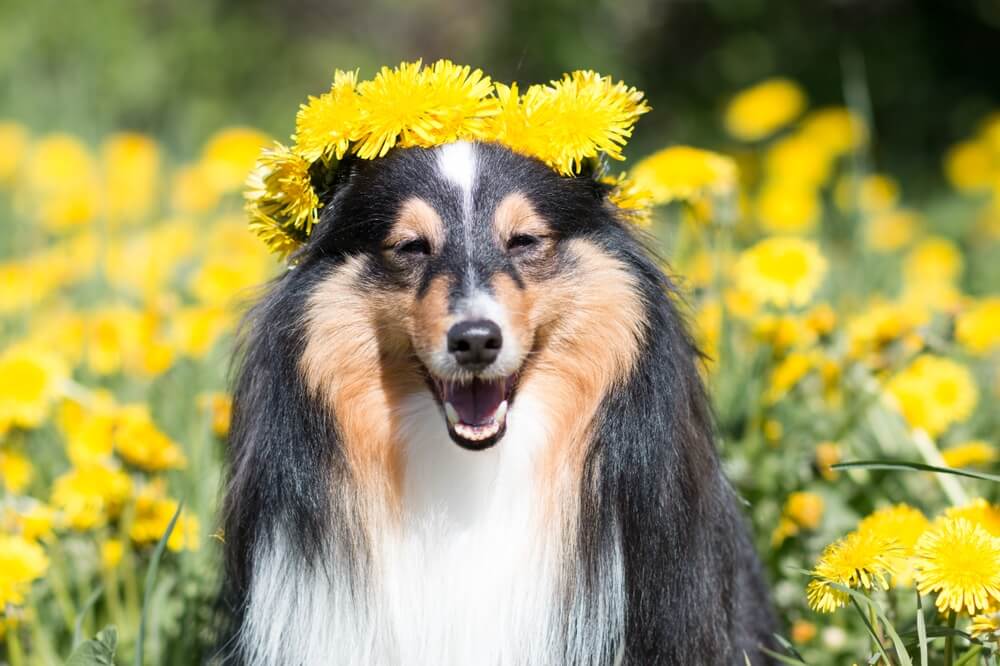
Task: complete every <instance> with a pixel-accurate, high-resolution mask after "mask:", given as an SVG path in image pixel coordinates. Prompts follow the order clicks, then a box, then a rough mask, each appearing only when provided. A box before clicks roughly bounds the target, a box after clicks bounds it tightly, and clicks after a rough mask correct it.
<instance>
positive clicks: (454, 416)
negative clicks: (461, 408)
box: [444, 402, 458, 425]
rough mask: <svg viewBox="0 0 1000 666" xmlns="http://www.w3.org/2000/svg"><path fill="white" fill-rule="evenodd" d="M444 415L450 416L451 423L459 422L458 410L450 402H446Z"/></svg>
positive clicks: (449, 421)
mask: <svg viewBox="0 0 1000 666" xmlns="http://www.w3.org/2000/svg"><path fill="white" fill-rule="evenodd" d="M444 415H445V416H447V417H448V423H450V424H451V425H455V424H456V423H458V412H457V411H455V408H454V407H452V406H451V403H450V402H446V403H444Z"/></svg>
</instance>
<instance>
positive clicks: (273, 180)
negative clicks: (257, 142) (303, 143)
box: [244, 143, 320, 256]
mask: <svg viewBox="0 0 1000 666" xmlns="http://www.w3.org/2000/svg"><path fill="white" fill-rule="evenodd" d="M246 186H247V189H246V192H245V193H244V197H245V198H246V200H247V205H246V210H247V213H248V214H249V215H250V230H251V231H252V232H254V233H255V234H257V235H258V236H259V237H260V238H261V240H263V241H264V243H265V244H266V245H267V246H268V248H270V249H271V250H272V251H273V252H276V253H277V254H279V255H280V256H285V255H287V254H289V253H291V252H292V251H293V250H295V249H296V248H297V247H299V246H300V245H301V244H303V243H305V241H306V240H307V239H308V238H309V234H310V233H312V227H313V225H314V224H316V222H317V221H318V220H319V205H320V204H319V197H318V196H316V192H315V191H314V190H313V187H312V181H311V179H310V177H309V163H308V162H307V161H306V160H305V159H304V158H302V157H300V156H299V155H296V154H295V153H293V152H292V151H291V150H289V149H288V148H286V147H285V146H283V145H281V144H280V143H279V144H275V146H274V147H273V148H271V149H268V150H265V151H263V152H262V153H261V155H260V158H259V159H258V160H257V163H256V165H255V166H254V168H253V171H251V172H250V175H249V177H248V178H247V181H246Z"/></svg>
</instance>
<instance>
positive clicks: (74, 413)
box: [59, 393, 117, 465]
mask: <svg viewBox="0 0 1000 666" xmlns="http://www.w3.org/2000/svg"><path fill="white" fill-rule="evenodd" d="M116 414H117V406H116V405H115V402H114V399H113V398H111V396H110V395H109V394H107V393H95V394H94V395H93V396H92V397H91V403H90V404H88V405H87V407H83V406H82V405H79V404H77V403H74V402H66V403H64V404H63V407H62V409H61V410H60V414H59V416H60V419H59V422H60V426H61V427H62V430H63V434H64V435H65V439H66V453H67V455H68V456H69V460H70V462H71V463H73V464H74V465H87V464H90V463H101V462H106V461H107V460H108V459H109V458H110V457H111V454H112V453H113V452H114V432H115V425H116V423H117V422H116Z"/></svg>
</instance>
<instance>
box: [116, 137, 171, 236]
mask: <svg viewBox="0 0 1000 666" xmlns="http://www.w3.org/2000/svg"><path fill="white" fill-rule="evenodd" d="M103 157H104V180H105V187H106V191H107V206H106V209H107V214H108V218H109V219H110V220H111V221H112V222H119V221H122V222H137V221H139V220H141V219H144V218H145V217H146V216H148V215H149V213H150V212H151V211H152V209H153V205H154V204H155V203H156V197H157V193H158V192H157V190H158V187H159V182H160V149H159V146H157V145H156V142H155V141H154V140H153V139H152V138H150V137H148V136H146V135H143V134H136V133H131V132H124V133H119V134H113V135H111V136H110V137H108V139H107V140H106V141H105V142H104V147H103Z"/></svg>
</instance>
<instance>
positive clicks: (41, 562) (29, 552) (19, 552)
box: [0, 534, 49, 608]
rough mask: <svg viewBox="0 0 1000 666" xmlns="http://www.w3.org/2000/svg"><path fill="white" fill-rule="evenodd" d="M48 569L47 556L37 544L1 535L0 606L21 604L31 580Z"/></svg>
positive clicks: (39, 576)
mask: <svg viewBox="0 0 1000 666" xmlns="http://www.w3.org/2000/svg"><path fill="white" fill-rule="evenodd" d="M48 568H49V558H48V557H46V556H45V551H44V550H42V547H41V546H39V545H38V544H37V543H32V542H31V541H29V540H27V539H25V538H24V537H20V536H14V535H6V534H0V608H3V607H4V606H7V605H8V604H11V605H20V604H23V603H24V598H25V596H26V595H27V594H28V590H29V589H30V588H31V583H32V581H35V580H37V579H39V578H41V577H42V576H43V575H44V574H45V571H46V570H47V569H48Z"/></svg>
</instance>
